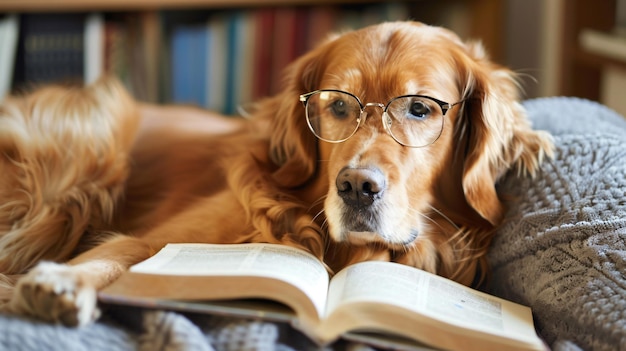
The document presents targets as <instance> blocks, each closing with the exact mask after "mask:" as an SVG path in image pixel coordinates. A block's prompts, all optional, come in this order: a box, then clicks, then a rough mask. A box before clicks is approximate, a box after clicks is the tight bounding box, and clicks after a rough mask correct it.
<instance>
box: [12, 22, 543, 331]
mask: <svg viewBox="0 0 626 351" xmlns="http://www.w3.org/2000/svg"><path fill="white" fill-rule="evenodd" d="M316 89H340V90H344V91H348V92H351V93H353V94H355V95H356V96H358V97H359V98H360V99H361V100H362V101H363V102H364V103H367V102H382V103H385V102H387V101H389V99H391V98H393V97H395V96H399V95H404V94H424V95H429V96H432V97H435V98H437V99H440V100H443V101H447V102H451V103H452V102H457V101H463V103H461V104H458V105H456V106H454V107H453V108H452V109H451V110H450V111H448V113H447V114H446V115H445V123H444V129H443V133H442V135H441V137H440V138H439V139H438V140H437V141H436V142H435V143H433V144H432V145H430V146H427V147H422V148H408V147H404V146H402V145H400V144H398V143H397V142H395V141H394V140H393V139H392V138H391V137H390V135H389V134H387V132H386V131H385V130H384V128H383V124H382V121H381V118H380V116H381V111H380V110H377V109H376V107H368V109H369V108H371V109H372V111H369V110H368V112H369V116H368V118H367V120H366V123H364V124H363V125H362V126H361V127H360V128H359V129H358V131H357V132H356V133H355V134H354V135H353V136H352V137H351V138H350V139H348V140H346V141H345V142H342V143H338V144H330V143H326V142H323V141H319V140H318V139H317V138H316V137H315V136H314V135H313V134H312V133H311V132H310V131H309V129H308V127H307V122H306V119H305V116H304V108H303V106H302V104H301V102H300V101H299V95H300V94H303V93H307V92H310V91H313V90H316ZM518 99H519V89H518V86H517V82H516V76H515V74H514V73H513V72H511V71H510V70H508V69H506V68H504V67H501V66H498V65H496V64H494V63H492V62H491V61H489V59H488V58H487V56H486V54H485V53H484V51H483V49H482V47H481V45H480V44H478V43H463V42H462V41H461V40H459V39H458V37H457V36H456V35H454V34H453V33H451V32H449V31H447V30H445V29H442V28H438V27H431V26H426V25H422V24H420V23H412V22H395V23H385V24H381V25H377V26H372V27H368V28H365V29H363V30H359V31H353V32H347V33H344V34H341V35H337V36H334V37H332V38H329V39H328V40H327V41H325V42H324V43H322V44H321V45H319V46H318V47H317V48H316V49H314V50H312V51H311V52H309V53H308V54H306V55H304V56H303V57H301V58H299V59H298V60H296V61H295V62H294V63H293V64H292V65H291V66H290V67H289V68H288V69H287V71H286V75H285V80H284V89H283V90H282V92H281V93H279V94H277V95H275V96H273V97H270V98H267V99H265V100H262V101H259V102H258V103H256V104H255V105H254V107H253V108H252V110H251V111H250V114H251V118H250V119H249V120H244V119H238V118H222V117H220V116H217V115H214V114H211V113H209V112H206V111H201V110H198V109H193V108H185V107H175V106H151V105H144V104H140V103H137V102H135V101H133V99H132V98H131V97H129V96H128V94H127V93H126V92H125V91H124V89H123V88H122V87H121V86H120V84H119V83H118V82H116V81H115V80H112V79H103V80H101V81H100V82H98V83H96V84H94V85H93V86H90V87H86V88H84V89H71V88H59V87H45V88H42V89H40V90H38V91H36V92H34V93H32V94H29V95H26V96H23V97H12V98H9V99H7V100H6V101H5V102H4V103H3V104H2V107H0V151H2V152H1V153H0V170H1V171H2V176H1V177H0V199H2V204H1V205H0V206H1V207H0V273H3V274H4V279H5V280H6V281H7V283H8V285H11V284H12V283H14V281H15V278H16V277H17V276H18V275H21V274H24V273H27V272H28V274H26V276H24V277H23V278H21V279H20V280H18V281H17V285H16V287H15V289H14V291H12V292H11V291H9V292H8V293H9V294H10V302H9V303H8V304H7V306H8V308H9V309H11V310H13V311H15V312H18V313H26V314H31V315H35V316H38V317H40V318H42V319H45V320H50V321H60V322H63V323H65V324H68V325H80V324H85V323H87V322H89V321H91V320H92V319H93V318H95V316H96V315H97V309H96V302H95V291H96V290H97V289H99V288H101V287H103V286H105V285H106V284H108V283H110V282H111V281H112V280H114V279H115V278H116V277H117V276H118V275H119V274H120V273H121V272H122V271H123V270H125V269H127V268H128V267H129V266H130V265H132V264H134V263H137V262H139V261H141V260H143V259H145V258H147V257H149V256H150V255H152V254H153V253H155V252H156V251H157V250H159V249H160V248H161V247H162V246H163V245H164V244H166V243H168V242H211V243H239V242H273V243H282V244H287V245H295V246H298V247H302V248H305V249H307V250H309V251H310V252H312V253H313V254H315V255H316V256H318V257H319V258H320V259H323V260H324V262H325V263H326V264H327V265H328V267H329V269H330V270H331V271H336V270H338V269H340V268H341V267H343V266H345V265H346V264H349V263H351V262H356V261H361V260H369V259H379V260H393V261H396V262H400V263H404V264H408V265H411V266H415V267H418V268H421V269H424V270H427V271H430V272H434V273H437V274H440V275H443V276H446V277H449V278H451V279H454V280H457V281H459V282H461V283H463V284H468V285H469V284H472V282H474V281H475V280H476V279H477V278H478V279H480V278H481V277H482V276H483V275H484V274H486V273H487V266H486V261H485V254H486V252H487V249H488V247H489V245H490V242H491V237H492V233H493V229H494V227H495V226H497V225H498V224H499V222H500V221H501V219H502V217H503V215H504V211H505V208H504V206H503V204H502V202H501V200H500V198H499V196H498V194H497V193H496V187H495V185H496V183H497V182H498V179H499V178H500V177H501V176H503V175H504V174H505V173H506V172H508V171H509V170H511V169H516V170H517V171H518V172H521V173H528V174H533V173H534V172H535V171H537V169H538V165H539V163H540V162H541V160H542V158H543V157H544V156H545V155H549V154H550V153H551V150H552V144H551V141H550V138H549V136H548V135H547V134H545V133H543V132H538V131H534V130H532V129H531V127H530V125H529V122H528V120H527V118H526V116H525V112H524V109H523V108H522V106H521V105H520V103H519V101H518ZM346 167H348V168H350V169H356V170H358V169H363V168H365V169H376V170H379V171H380V173H381V174H382V175H383V177H384V184H385V189H384V192H383V193H382V195H381V196H380V197H379V198H377V199H376V207H375V210H372V209H368V210H367V211H366V212H367V215H361V214H360V212H358V211H354V210H352V209H350V208H349V207H350V206H349V205H348V204H346V203H345V202H344V201H342V199H341V197H340V196H339V195H338V189H337V185H336V177H337V176H338V174H339V173H340V172H341V170H342V169H345V168H346ZM357 212H358V213H357ZM355 222H357V224H354V223H355ZM40 261H53V262H57V263H50V262H42V263H39V262H40ZM62 262H67V264H62Z"/></svg>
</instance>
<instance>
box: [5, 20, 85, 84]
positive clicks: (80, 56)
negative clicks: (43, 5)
mask: <svg viewBox="0 0 626 351" xmlns="http://www.w3.org/2000/svg"><path fill="white" fill-rule="evenodd" d="M84 30H85V16H84V15H83V14H78V13H76V14H75V13H58V14H41V13H33V14H22V15H21V16H20V28H19V31H20V33H19V35H20V37H19V40H18V50H17V58H16V61H15V69H14V74H15V76H14V83H15V84H16V85H17V88H20V87H22V86H24V85H29V84H32V83H35V84H42V83H49V82H64V83H82V82H83V79H84V53H85V45H84V44H85V43H84Z"/></svg>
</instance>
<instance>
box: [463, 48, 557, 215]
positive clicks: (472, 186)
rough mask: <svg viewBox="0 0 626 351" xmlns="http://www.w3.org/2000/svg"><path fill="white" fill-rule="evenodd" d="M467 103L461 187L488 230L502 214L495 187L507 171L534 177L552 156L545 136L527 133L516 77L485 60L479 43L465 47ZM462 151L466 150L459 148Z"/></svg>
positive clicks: (528, 127) (549, 143) (543, 133)
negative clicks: (515, 170) (547, 156)
mask: <svg viewBox="0 0 626 351" xmlns="http://www.w3.org/2000/svg"><path fill="white" fill-rule="evenodd" d="M467 51H468V55H469V61H468V62H466V65H465V66H466V69H467V72H466V78H467V80H466V83H465V92H464V97H465V99H466V101H465V103H464V106H463V111H462V112H461V113H462V115H461V117H460V118H459V119H458V120H457V126H456V128H457V129H456V130H457V137H458V138H459V140H462V141H463V143H464V144H465V145H460V147H461V148H462V150H459V151H460V152H462V153H464V160H465V161H464V165H463V175H462V186H463V191H464V194H465V198H466V200H467V202H468V203H469V205H470V206H471V207H472V208H473V209H474V210H475V211H476V212H477V213H478V214H480V215H481V217H483V218H484V219H486V220H487V221H489V222H490V223H491V224H492V225H496V224H498V223H499V222H500V220H501V219H502V217H503V215H504V213H503V212H504V210H503V207H502V205H501V203H500V199H499V198H498V195H497V194H496V188H495V185H496V183H497V181H498V180H499V178H500V177H501V176H502V175H503V174H504V173H505V172H506V171H507V170H509V169H510V168H511V167H513V168H516V169H517V171H518V172H520V173H527V174H530V175H534V173H535V172H536V171H537V170H538V168H539V163H540V162H541V161H542V159H543V158H544V156H545V155H546V154H547V155H551V154H552V142H551V137H550V136H549V134H548V133H546V132H542V131H535V130H533V129H532V128H531V126H530V122H529V120H528V118H527V116H526V113H525V110H524V108H523V106H522V105H521V104H520V102H519V98H520V97H519V93H520V87H519V84H518V81H517V77H516V75H515V73H513V72H512V71H511V70H509V69H507V68H504V67H501V66H498V65H496V64H494V63H492V62H491V61H489V59H488V57H487V56H486V54H485V52H484V49H483V47H482V45H481V44H480V43H468V44H467ZM463 147H464V149H463Z"/></svg>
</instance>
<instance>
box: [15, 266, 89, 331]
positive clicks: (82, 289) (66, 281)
mask: <svg viewBox="0 0 626 351" xmlns="http://www.w3.org/2000/svg"><path fill="white" fill-rule="evenodd" d="M96 303H97V300H96V289H95V288H94V287H93V286H90V285H89V284H87V283H86V281H85V279H83V278H82V277H81V274H80V271H77V270H76V267H71V266H68V265H63V264H57V263H51V262H42V263H39V264H38V265H37V266H36V267H35V268H33V269H32V270H31V271H30V272H29V273H28V274H26V275H25V276H24V277H22V278H21V279H20V280H19V281H18V282H17V285H16V288H15V291H14V292H13V296H12V297H11V302H10V304H9V308H10V309H11V310H12V311H13V312H15V313H19V314H26V315H30V316H34V317H37V318H40V319H43V320H45V321H49V322H54V323H62V324H64V325H66V326H83V325H86V324H88V323H90V322H92V321H94V320H95V319H97V318H98V316H99V314H100V312H99V310H98V308H97V304H96Z"/></svg>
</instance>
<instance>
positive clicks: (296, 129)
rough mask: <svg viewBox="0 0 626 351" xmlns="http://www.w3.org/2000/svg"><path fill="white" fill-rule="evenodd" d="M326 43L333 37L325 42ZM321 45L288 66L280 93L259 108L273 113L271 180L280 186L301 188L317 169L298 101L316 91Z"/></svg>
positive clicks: (314, 149) (311, 139) (312, 138)
mask: <svg viewBox="0 0 626 351" xmlns="http://www.w3.org/2000/svg"><path fill="white" fill-rule="evenodd" d="M329 41H332V38H329V39H328V41H327V42H325V43H328V42H329ZM325 43H324V44H325ZM324 44H322V45H321V46H319V47H317V48H316V49H315V50H312V51H310V52H309V53H307V54H305V55H304V56H302V57H300V58H299V59H297V60H296V61H294V62H293V63H292V64H291V65H290V66H288V67H287V69H286V71H285V75H284V80H283V84H284V88H283V90H282V91H281V92H280V93H279V94H277V95H276V96H274V97H273V98H271V99H269V100H268V101H266V103H267V104H265V105H263V106H262V108H263V110H264V111H267V112H268V113H272V114H274V115H273V116H271V121H272V122H271V126H270V127H271V132H270V133H271V140H270V158H271V160H272V162H273V163H274V164H275V165H276V166H277V167H278V168H277V169H276V170H275V171H274V173H273V178H274V179H275V180H276V182H277V183H278V184H280V185H281V186H285V187H296V186H300V185H303V184H304V183H306V181H307V180H308V179H310V178H311V176H312V175H313V174H314V173H315V170H316V165H317V138H316V137H315V136H314V135H313V133H311V131H310V130H309V127H308V125H307V122H306V117H305V110H304V106H303V105H302V102H300V100H299V98H300V95H301V94H303V93H307V92H309V91H311V90H314V89H317V88H318V83H319V80H320V75H321V74H322V71H323V64H324V63H323V62H324V57H323V56H324V53H325V52H326V48H325V45H324Z"/></svg>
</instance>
